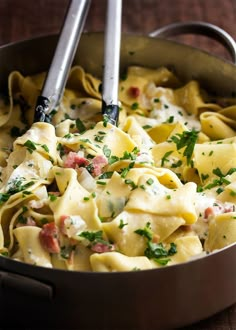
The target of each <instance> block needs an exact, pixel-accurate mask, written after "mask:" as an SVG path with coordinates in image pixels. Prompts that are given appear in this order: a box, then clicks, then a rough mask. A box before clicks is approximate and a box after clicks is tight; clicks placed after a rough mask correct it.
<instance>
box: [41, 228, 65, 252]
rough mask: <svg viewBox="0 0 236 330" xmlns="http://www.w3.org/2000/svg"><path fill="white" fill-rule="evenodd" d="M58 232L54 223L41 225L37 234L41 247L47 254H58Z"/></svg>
mask: <svg viewBox="0 0 236 330" xmlns="http://www.w3.org/2000/svg"><path fill="white" fill-rule="evenodd" d="M58 234H59V230H58V227H57V226H56V224H55V223H54V222H50V223H46V224H45V225H43V228H42V229H41V231H40V233H39V240H40V243H41V245H42V247H43V248H44V249H45V250H46V251H48V252H49V253H59V252H60V245H59V239H58Z"/></svg>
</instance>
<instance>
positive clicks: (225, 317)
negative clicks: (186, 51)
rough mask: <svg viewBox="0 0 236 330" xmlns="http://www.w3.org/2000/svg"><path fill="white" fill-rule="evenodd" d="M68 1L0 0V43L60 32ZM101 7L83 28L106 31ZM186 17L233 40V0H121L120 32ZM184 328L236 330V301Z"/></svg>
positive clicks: (201, 43) (209, 46) (204, 41)
mask: <svg viewBox="0 0 236 330" xmlns="http://www.w3.org/2000/svg"><path fill="white" fill-rule="evenodd" d="M68 3H69V1H68V0H36V1H32V0H0V45H3V44H6V43H9V42H13V41H18V40H23V39H27V38H31V37H35V36H40V35H46V34H49V33H56V32H59V30H60V27H61V24H62V21H63V17H64V15H65V12H66V8H67V5H68ZM105 8H106V1H105V0H93V1H92V7H91V10H90V12H89V17H88V20H87V23H86V26H85V29H86V30H88V31H102V30H104V22H105ZM189 20H195V21H196V20H201V21H205V22H209V23H212V24H216V25H218V26H219V27H221V28H223V29H225V31H227V32H228V33H229V34H231V36H232V37H233V38H234V39H236V23H235V22H236V0H124V2H123V32H129V33H135V34H148V33H149V32H151V31H153V30H155V29H157V28H160V27H162V26H164V25H167V24H170V23H173V22H177V21H189ZM179 40H181V41H182V42H186V43H189V44H191V45H197V46H198V47H201V48H203V49H205V50H208V51H210V52H212V53H213V54H216V55H219V56H222V57H224V58H227V59H230V56H229V54H228V52H227V51H226V50H225V49H224V48H223V47H222V46H221V45H220V44H218V43H217V42H215V41H211V40H209V39H208V38H206V37H201V36H184V37H180V39H179ZM16 56H17V54H16ZM235 280H236V279H235ZM203 299H204V297H203ZM185 329H191V330H197V329H204V330H208V329H214V330H230V329H232V330H233V329H234V330H236V304H235V305H234V306H232V307H230V308H228V309H226V310H225V311H223V312H221V313H219V314H217V315H215V316H213V317H211V318H209V319H208V320H204V321H201V322H199V323H198V324H195V325H193V326H191V327H187V328H185ZM153 330H154V329H153Z"/></svg>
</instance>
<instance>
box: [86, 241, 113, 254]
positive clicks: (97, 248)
mask: <svg viewBox="0 0 236 330" xmlns="http://www.w3.org/2000/svg"><path fill="white" fill-rule="evenodd" d="M91 250H92V251H94V252H97V253H104V252H110V251H114V245H112V244H109V245H108V244H104V243H96V244H94V245H93V246H92V247H91Z"/></svg>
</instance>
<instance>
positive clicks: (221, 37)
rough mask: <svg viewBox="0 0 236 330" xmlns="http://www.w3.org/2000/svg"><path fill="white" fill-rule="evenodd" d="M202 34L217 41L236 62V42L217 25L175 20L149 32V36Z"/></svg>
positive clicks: (165, 36)
mask: <svg viewBox="0 0 236 330" xmlns="http://www.w3.org/2000/svg"><path fill="white" fill-rule="evenodd" d="M187 33H194V34H202V35H204V36H207V37H210V38H212V39H215V40H217V41H219V42H220V43H221V44H222V45H223V46H224V47H225V48H226V49H227V50H228V51H229V53H230V55H231V57H232V60H233V63H235V64H236V42H235V41H234V39H233V38H232V37H231V36H230V35H229V34H228V33H227V32H226V31H225V30H223V29H221V28H219V27H218V26H216V25H214V24H210V23H206V22H201V21H189V22H177V23H172V24H169V25H166V26H164V27H162V28H160V29H157V30H155V31H152V32H151V33H149V36H150V37H164V38H167V37H170V36H175V35H178V34H187Z"/></svg>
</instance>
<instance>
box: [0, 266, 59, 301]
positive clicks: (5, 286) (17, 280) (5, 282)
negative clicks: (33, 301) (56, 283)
mask: <svg viewBox="0 0 236 330" xmlns="http://www.w3.org/2000/svg"><path fill="white" fill-rule="evenodd" d="M0 292H2V293H3V294H4V293H5V294H8V293H9V292H13V293H14V294H17V293H18V294H19V295H23V296H24V297H25V296H29V297H34V298H37V299H42V300H43V301H51V300H52V298H53V288H52V287H51V286H50V285H48V284H45V283H42V282H39V281H37V280H35V279H32V278H29V277H25V276H23V275H18V274H14V273H9V272H5V271H2V270H1V271H0Z"/></svg>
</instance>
